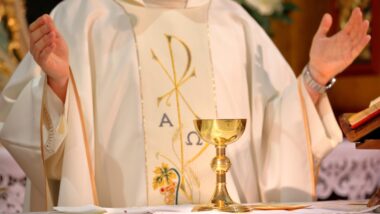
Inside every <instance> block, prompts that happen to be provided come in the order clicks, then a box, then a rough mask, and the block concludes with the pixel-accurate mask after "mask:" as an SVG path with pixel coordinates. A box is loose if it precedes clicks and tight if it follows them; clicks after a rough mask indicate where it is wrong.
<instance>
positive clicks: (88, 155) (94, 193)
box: [40, 68, 99, 210]
mask: <svg viewBox="0 0 380 214" xmlns="http://www.w3.org/2000/svg"><path fill="white" fill-rule="evenodd" d="M69 78H70V81H71V82H72V85H73V89H74V96H75V100H76V103H77V108H78V111H79V117H80V118H79V119H80V122H81V127H82V134H83V140H84V146H85V150H86V160H87V164H88V165H87V166H88V171H89V173H90V182H91V189H92V197H93V200H94V204H95V205H99V200H98V194H97V191H96V184H95V174H94V168H93V167H92V158H91V153H90V148H89V143H88V138H87V134H86V124H85V122H84V116H83V110H82V107H81V106H82V105H81V102H80V98H79V93H78V89H77V86H76V82H75V79H74V77H73V74H72V71H71V68H70V76H69ZM45 81H46V79H45ZM46 85H47V83H46V82H45V86H44V90H43V91H44V92H43V93H44V94H43V95H42V104H41V115H40V146H41V157H42V163H43V167H44V172H45V176H44V177H45V188H46V189H45V194H46V197H45V203H46V210H49V209H50V208H51V206H52V204H51V195H49V192H50V190H49V185H48V178H47V172H46V167H45V166H46V165H45V152H44V137H43V121H44V108H45V97H46V95H45V91H46ZM68 87H69V86H68ZM49 199H50V200H49ZM49 201H50V203H49Z"/></svg>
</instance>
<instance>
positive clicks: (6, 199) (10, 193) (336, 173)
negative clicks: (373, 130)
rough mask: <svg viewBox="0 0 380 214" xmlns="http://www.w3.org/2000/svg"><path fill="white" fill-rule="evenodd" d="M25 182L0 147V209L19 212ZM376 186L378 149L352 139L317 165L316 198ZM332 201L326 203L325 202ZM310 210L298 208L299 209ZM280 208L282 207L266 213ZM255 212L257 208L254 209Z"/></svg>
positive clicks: (362, 195)
mask: <svg viewBox="0 0 380 214" xmlns="http://www.w3.org/2000/svg"><path fill="white" fill-rule="evenodd" d="M25 184H26V178H25V175H24V173H23V172H22V170H21V169H20V168H19V167H18V165H17V164H16V163H15V162H14V161H13V159H12V158H11V156H10V155H9V153H8V152H7V151H6V150H5V149H4V148H2V147H0V213H16V212H22V210H23V201H24V195H25ZM378 187H380V151H378V150H356V149H355V145H354V144H353V143H350V142H347V141H345V142H343V143H341V144H339V146H338V147H337V148H336V149H334V150H333V151H332V152H331V153H330V154H329V155H328V156H327V157H326V158H325V159H324V160H323V162H322V164H321V166H320V171H319V179H318V184H317V196H318V200H320V201H321V200H331V199H343V200H351V201H352V200H363V199H367V198H369V197H370V196H371V194H373V193H374V191H375V190H376V188H378ZM319 203H320V204H323V203H322V202H319ZM326 203H327V202H326ZM339 203H340V202H339ZM327 204H328V203H327ZM333 205H334V204H332V205H331V203H330V204H329V206H333ZM363 206H364V205H363ZM349 207H350V206H349ZM351 207H352V206H351ZM314 211H315V210H312V209H311V210H310V209H305V210H302V212H303V213H313V212H314ZM281 212H284V211H271V212H270V213H281ZM295 212H299V211H295ZM255 213H258V212H257V211H255Z"/></svg>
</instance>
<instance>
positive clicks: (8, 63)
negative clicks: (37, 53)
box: [0, 0, 28, 90]
mask: <svg viewBox="0 0 380 214" xmlns="http://www.w3.org/2000/svg"><path fill="white" fill-rule="evenodd" d="M0 25H1V26H0V28H2V31H0V34H2V35H1V37H2V38H3V39H2V41H0V43H1V44H0V46H1V49H0V90H2V89H3V88H4V85H5V84H6V82H7V81H8V79H9V77H10V76H11V74H12V72H13V71H14V70H15V69H16V67H17V65H18V64H19V63H20V61H21V60H22V58H23V57H24V56H25V54H26V52H27V51H28V30H27V23H26V20H25V6H24V0H0Z"/></svg>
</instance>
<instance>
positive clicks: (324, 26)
mask: <svg viewBox="0 0 380 214" xmlns="http://www.w3.org/2000/svg"><path fill="white" fill-rule="evenodd" d="M331 25H332V17H331V15H330V14H328V13H326V14H325V15H323V18H322V21H321V23H320V24H319V28H318V31H317V33H316V34H315V36H316V37H326V35H327V33H328V32H329V30H330V28H331Z"/></svg>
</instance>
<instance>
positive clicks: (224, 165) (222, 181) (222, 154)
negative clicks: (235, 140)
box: [211, 145, 234, 207]
mask: <svg viewBox="0 0 380 214" xmlns="http://www.w3.org/2000/svg"><path fill="white" fill-rule="evenodd" d="M215 147H216V157H215V159H214V161H213V163H212V168H213V169H214V170H215V172H216V187H215V192H214V196H213V198H212V200H211V202H212V203H213V204H215V205H216V206H217V207H225V206H228V205H230V204H233V203H234V202H233V201H232V199H231V198H230V196H229V194H228V191H227V186H226V173H227V171H228V169H229V168H230V166H231V163H230V160H229V159H228V158H227V157H226V147H225V146H220V145H217V146H215Z"/></svg>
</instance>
